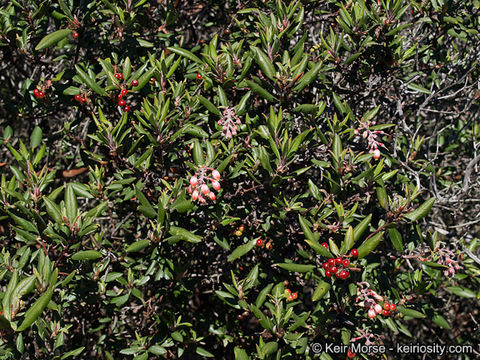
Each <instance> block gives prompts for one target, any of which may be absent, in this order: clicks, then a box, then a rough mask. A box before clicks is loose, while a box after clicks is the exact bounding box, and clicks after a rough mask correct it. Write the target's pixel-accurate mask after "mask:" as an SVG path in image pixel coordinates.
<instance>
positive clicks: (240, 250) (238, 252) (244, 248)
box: [228, 240, 256, 262]
mask: <svg viewBox="0 0 480 360" xmlns="http://www.w3.org/2000/svg"><path fill="white" fill-rule="evenodd" d="M255 243H256V240H250V241H249V242H248V243H246V244H243V245H240V246H238V247H237V248H236V249H235V250H233V251H232V253H231V254H230V256H229V257H228V261H229V262H232V261H234V260H236V259H238V258H239V257H242V256H243V255H245V254H246V253H248V252H249V251H250V250H252V249H253V248H254V247H255Z"/></svg>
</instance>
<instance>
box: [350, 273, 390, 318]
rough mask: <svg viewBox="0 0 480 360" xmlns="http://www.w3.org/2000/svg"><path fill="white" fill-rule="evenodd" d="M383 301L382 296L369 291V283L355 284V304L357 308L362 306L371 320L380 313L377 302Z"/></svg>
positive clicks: (380, 309)
mask: <svg viewBox="0 0 480 360" xmlns="http://www.w3.org/2000/svg"><path fill="white" fill-rule="evenodd" d="M383 300H384V298H383V297H382V296H380V295H378V294H377V293H376V292H375V291H373V290H372V289H370V284H369V283H367V282H359V283H357V299H356V302H357V303H358V305H359V306H363V307H364V308H365V309H368V317H369V318H370V319H373V318H374V317H376V316H377V315H379V314H381V313H382V311H383V308H382V306H381V305H380V304H379V302H381V301H383Z"/></svg>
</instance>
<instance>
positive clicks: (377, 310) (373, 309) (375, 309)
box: [368, 302, 397, 319]
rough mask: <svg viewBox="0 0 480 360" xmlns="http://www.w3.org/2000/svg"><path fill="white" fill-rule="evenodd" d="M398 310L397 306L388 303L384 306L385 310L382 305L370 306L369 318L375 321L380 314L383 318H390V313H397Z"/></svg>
mask: <svg viewBox="0 0 480 360" xmlns="http://www.w3.org/2000/svg"><path fill="white" fill-rule="evenodd" d="M396 309H397V305H395V304H390V303H388V302H385V303H384V304H383V308H382V306H381V305H380V304H375V305H372V306H370V309H369V310H368V317H369V318H370V319H373V318H375V317H376V316H377V315H380V314H382V315H383V316H389V315H390V312H392V311H395V310H396Z"/></svg>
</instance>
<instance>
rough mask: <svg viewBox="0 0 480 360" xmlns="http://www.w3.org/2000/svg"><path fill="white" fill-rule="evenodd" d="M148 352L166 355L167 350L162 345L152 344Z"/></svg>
mask: <svg viewBox="0 0 480 360" xmlns="http://www.w3.org/2000/svg"><path fill="white" fill-rule="evenodd" d="M148 352H149V353H152V354H153V355H165V354H166V353H167V350H166V349H165V348H164V347H163V346H160V345H152V346H150V347H149V348H148Z"/></svg>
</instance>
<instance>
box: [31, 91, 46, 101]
mask: <svg viewBox="0 0 480 360" xmlns="http://www.w3.org/2000/svg"><path fill="white" fill-rule="evenodd" d="M33 95H35V97H36V98H37V99H43V98H44V97H45V93H44V92H43V91H40V90H38V89H34V90H33Z"/></svg>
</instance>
